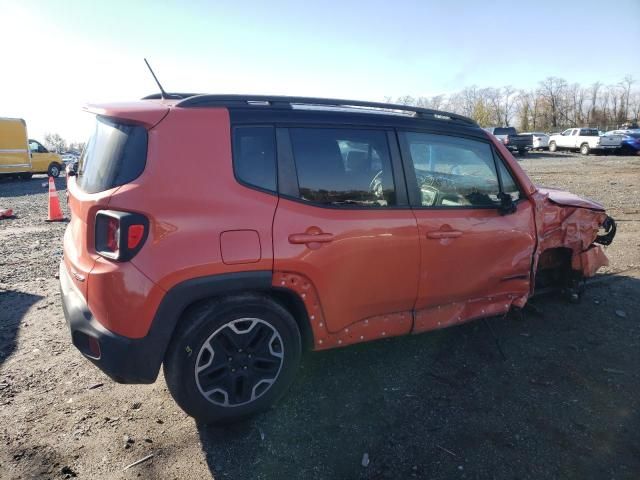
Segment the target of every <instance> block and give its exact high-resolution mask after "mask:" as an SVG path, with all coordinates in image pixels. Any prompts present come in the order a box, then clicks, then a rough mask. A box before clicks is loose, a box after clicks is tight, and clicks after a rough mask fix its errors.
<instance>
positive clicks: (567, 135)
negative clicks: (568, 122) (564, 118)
mask: <svg viewBox="0 0 640 480" xmlns="http://www.w3.org/2000/svg"><path fill="white" fill-rule="evenodd" d="M571 132H573V130H572V129H568V130H565V131H564V132H562V135H561V136H559V137H558V138H557V140H556V145H557V146H558V147H562V148H570V147H571Z"/></svg>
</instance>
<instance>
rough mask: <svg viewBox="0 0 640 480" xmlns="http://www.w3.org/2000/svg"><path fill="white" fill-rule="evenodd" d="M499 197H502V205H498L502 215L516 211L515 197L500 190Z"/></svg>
mask: <svg viewBox="0 0 640 480" xmlns="http://www.w3.org/2000/svg"><path fill="white" fill-rule="evenodd" d="M498 198H499V199H500V206H499V207H498V211H499V212H500V215H509V214H510V213H514V212H515V211H516V204H515V203H514V201H513V198H511V195H509V194H508V193H504V192H500V193H499V194H498Z"/></svg>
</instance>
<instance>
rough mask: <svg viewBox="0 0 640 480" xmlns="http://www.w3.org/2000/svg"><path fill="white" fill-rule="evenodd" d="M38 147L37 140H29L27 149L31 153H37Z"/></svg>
mask: <svg viewBox="0 0 640 480" xmlns="http://www.w3.org/2000/svg"><path fill="white" fill-rule="evenodd" d="M38 148H39V145H38V142H34V141H31V142H29V150H31V152H32V153H37V152H38Z"/></svg>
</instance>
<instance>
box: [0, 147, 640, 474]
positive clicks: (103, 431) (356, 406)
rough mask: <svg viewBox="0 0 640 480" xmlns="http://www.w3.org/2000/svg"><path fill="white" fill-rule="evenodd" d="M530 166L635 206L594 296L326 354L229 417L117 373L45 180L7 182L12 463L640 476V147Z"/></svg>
mask: <svg viewBox="0 0 640 480" xmlns="http://www.w3.org/2000/svg"><path fill="white" fill-rule="evenodd" d="M522 165H523V166H524V168H525V169H526V170H527V171H528V172H529V174H530V175H531V176H532V178H533V179H534V181H535V182H536V183H539V184H542V185H545V186H556V187H560V188H565V189H569V190H571V191H573V192H575V193H578V194H581V195H585V196H588V197H590V198H593V199H595V200H598V201H600V202H602V203H604V204H605V205H607V207H608V208H609V211H610V213H611V214H612V215H613V216H614V217H615V218H616V219H617V220H618V225H619V228H618V236H617V237H616V239H615V241H614V243H613V245H611V246H610V247H609V248H608V249H607V254H608V256H609V258H610V259H611V266H610V267H608V268H607V269H606V271H605V272H604V273H605V275H601V276H599V277H598V278H597V280H596V281H594V282H592V284H591V285H590V286H589V287H588V289H587V292H586V293H585V295H584V297H583V300H582V302H581V303H580V304H578V305H569V304H567V303H565V302H563V301H562V300H561V299H559V298H556V297H545V298H537V299H535V300H533V301H532V303H533V305H534V306H535V307H536V308H535V310H533V309H532V310H528V311H526V312H525V314H524V315H523V316H517V315H511V316H509V317H507V318H493V319H490V320H489V322H488V323H485V322H473V323H469V324H466V325H462V326H459V327H455V328H451V329H448V330H443V331H438V332H432V333H428V334H424V335H418V336H413V337H404V338H394V339H387V340H383V341H378V342H373V343H369V344H363V345H357V346H353V347H350V348H345V349H340V350H334V351H327V352H322V353H310V354H308V355H307V356H306V358H305V360H304V363H303V366H302V369H301V371H300V374H299V375H298V378H297V380H296V381H295V383H294V385H293V387H292V389H291V390H290V392H289V393H288V394H287V395H286V396H285V398H284V399H283V400H282V401H281V402H280V403H279V404H278V405H277V406H276V408H274V409H272V410H271V411H269V412H267V413H265V414H262V415H260V416H258V417H256V418H254V419H251V420H249V421H247V422H245V423H241V424H238V425H234V426H230V427H226V428H216V427H202V426H199V425H196V424H195V423H194V422H193V420H191V419H190V418H189V417H187V416H186V415H184V414H183V413H182V412H181V411H180V410H179V409H178V408H177V407H176V406H175V404H174V403H173V401H172V399H171V397H170V396H169V394H168V392H167V388H166V385H165V383H164V380H163V379H162V377H160V378H159V379H158V381H157V382H156V383H155V384H154V385H144V386H140V385H118V384H115V383H113V382H111V381H110V380H109V379H108V378H107V377H105V376H104V375H103V374H102V373H101V372H100V371H99V370H97V369H96V368H95V367H93V366H92V365H91V364H90V363H89V362H88V361H86V360H85V359H83V357H82V356H81V355H80V353H78V352H77V351H76V350H75V349H74V348H73V347H72V346H71V344H70V341H69V335H68V331H67V329H66V326H65V323H64V318H63V315H62V309H61V306H60V295H59V293H58V286H57V280H56V279H55V274H56V271H57V267H58V262H59V260H60V256H61V239H62V234H63V231H64V228H65V225H64V224H59V223H58V224H47V223H44V221H43V220H44V218H45V217H46V202H47V193H46V192H47V189H46V188H43V186H42V184H43V183H44V182H46V178H45V177H36V178H34V179H32V180H31V181H15V180H7V179H0V208H3V207H8V208H13V209H14V210H15V212H16V214H17V215H18V218H17V219H13V220H1V221H0V406H1V408H0V478H2V479H16V478H56V479H57V478H75V477H77V478H86V479H94V478H114V479H120V478H137V477H142V478H210V477H215V478H216V479H223V478H229V479H271V478H276V479H280V478H287V479H288V478H292V479H293V478H305V479H311V478H320V479H324V478H339V479H386V478H390V479H394V478H402V479H404V478H429V479H449V478H460V479H464V478H467V479H485V478H500V479H502V478H518V479H542V478H575V479H585V478H594V479H603V478H607V479H609V478H611V479H624V478H629V479H632V478H633V479H637V478H640V373H639V372H638V368H637V367H638V365H640V322H639V320H640V314H639V313H638V312H639V311H640V300H639V299H640V268H639V267H640V248H639V247H640V157H618V156H589V157H581V156H578V155H573V154H556V155H551V154H537V153H536V154H531V155H530V156H528V157H527V158H526V159H525V160H523V161H522ZM56 183H57V186H58V189H59V191H63V190H64V183H65V180H64V179H58V181H57V182H56ZM60 196H61V199H62V198H63V196H62V194H61V195H60ZM63 203H64V202H63ZM491 330H493V331H494V332H495V335H496V339H497V342H496V340H495V339H494V337H493V336H492V334H491ZM498 346H499V347H500V348H501V350H502V351H503V352H504V356H503V355H502V354H501V350H500V348H499V347H498ZM150 454H154V457H153V458H152V459H150V460H149V461H146V462H144V463H142V464H140V465H137V466H134V467H132V468H130V469H128V470H123V469H124V467H125V466H127V465H129V464H130V463H132V462H134V461H136V460H139V459H141V458H144V457H145V456H147V455H150ZM365 454H366V456H367V457H368V459H369V463H368V466H366V467H365V466H363V463H366V462H363V456H365Z"/></svg>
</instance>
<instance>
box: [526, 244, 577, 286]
mask: <svg viewBox="0 0 640 480" xmlns="http://www.w3.org/2000/svg"><path fill="white" fill-rule="evenodd" d="M572 255H573V252H572V251H571V249H570V248H564V247H557V248H550V249H548V250H545V251H544V252H542V254H541V255H540V258H539V259H538V268H537V270H536V284H535V291H536V292H538V293H542V292H544V291H547V290H563V289H571V288H574V287H575V284H576V282H577V281H579V280H580V278H579V277H581V275H580V274H579V272H575V271H574V270H573V269H572V268H571V258H572Z"/></svg>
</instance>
